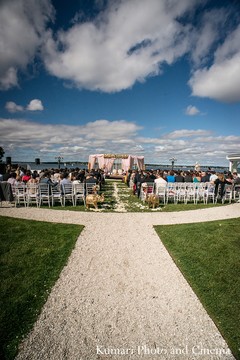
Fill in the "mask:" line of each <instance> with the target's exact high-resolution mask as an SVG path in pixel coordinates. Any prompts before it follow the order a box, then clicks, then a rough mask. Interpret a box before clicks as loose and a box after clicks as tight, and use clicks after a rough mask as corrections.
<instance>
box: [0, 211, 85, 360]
mask: <svg viewBox="0 0 240 360" xmlns="http://www.w3.org/2000/svg"><path fill="white" fill-rule="evenodd" d="M0 228H1V233H0V276H1V283H0V308H1V312H0V324H1V325H0V358H1V359H8V360H10V359H14V357H15V355H16V352H17V348H18V345H19V343H20V341H21V340H22V338H23V337H24V336H25V335H26V334H27V333H28V332H29V330H30V329H31V328H32V326H33V324H34V322H35V321H36V319H37V317H38V315H39V313H40V310H41V308H42V306H43V304H44V303H45V301H46V299H47V296H48V294H49V291H50V289H51V288H52V286H53V285H54V283H55V282H56V280H57V279H58V277H59V274H60V272H61V270H62V269H63V267H64V265H65V264H66V262H67V259H68V257H69V255H70V254H71V251H72V249H73V248H74V246H75V243H76V240H77V238H78V236H79V234H80V232H81V231H82V229H83V226H80V225H69V224H67V225H66V224H56V223H47V222H40V221H32V220H22V219H13V218H8V217H2V216H0Z"/></svg>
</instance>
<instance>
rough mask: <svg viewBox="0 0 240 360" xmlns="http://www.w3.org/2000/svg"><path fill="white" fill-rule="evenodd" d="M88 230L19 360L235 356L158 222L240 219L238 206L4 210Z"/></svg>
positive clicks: (0, 210) (183, 359)
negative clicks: (105, 210) (174, 258)
mask: <svg viewBox="0 0 240 360" xmlns="http://www.w3.org/2000/svg"><path fill="white" fill-rule="evenodd" d="M0 215H6V216H13V217H17V218H24V219H35V220H44V221H52V222H61V223H74V224H83V225H85V228H84V230H83V231H82V233H81V235H80V236H79V238H78V241H77V243H76V247H75V249H74V250H73V252H72V254H71V256H70V258H69V261H68V264H67V266H66V267H65V268H64V269H63V271H62V273H61V275H60V278H59V280H58V281H57V282H56V284H55V286H54V287H53V289H52V292H51V294H50V295H49V298H48V300H47V302H46V304H45V306H44V307H43V310H42V313H41V315H40V317H39V319H38V320H37V322H36V323H35V325H34V328H33V330H32V332H31V333H30V334H29V336H28V337H27V338H26V340H25V341H24V342H23V344H22V346H21V350H20V353H19V355H18V356H17V360H23V359H24V360H27V359H29V360H36V359H39V360H40V359H41V360H55V359H56V360H64V359H66V360H95V359H140V358H146V359H164V360H167V359H172V360H176V359H180V360H188V359H189V360H190V359H194V360H195V359H197V360H198V359H200V360H203V359H213V360H214V359H223V360H225V359H234V357H233V355H232V354H231V353H230V350H229V349H228V347H227V345H226V343H225V341H224V340H223V338H222V336H221V335H220V333H219V331H218V329H217V328H216V326H215V325H214V323H213V321H212V320H211V319H210V317H209V316H208V315H207V313H206V311H205V310H204V308H203V306H202V305H201V303H200V301H199V300H198V298H197V297H196V295H195V294H194V292H193V291H192V289H191V287H190V286H189V285H188V283H187V281H186V280H185V279H184V277H183V276H182V274H181V272H180V271H179V270H178V268H177V267H176V266H175V264H174V262H173V261H172V259H171V257H170V256H169V254H168V252H167V251H166V249H165V248H164V246H163V245H162V243H161V241H160V240H159V237H158V236H157V234H156V233H155V231H154V229H153V224H154V225H160V224H178V223H190V222H202V221H212V220H217V219H226V218H238V217H240V204H232V205H228V206H225V207H213V208H209V209H201V210H194V211H187V212H173V213H163V212H161V213H104V214H103V213H98V212H71V211H61V210H59V211H56V210H51V209H50V210H47V209H36V208H10V207H2V208H0Z"/></svg>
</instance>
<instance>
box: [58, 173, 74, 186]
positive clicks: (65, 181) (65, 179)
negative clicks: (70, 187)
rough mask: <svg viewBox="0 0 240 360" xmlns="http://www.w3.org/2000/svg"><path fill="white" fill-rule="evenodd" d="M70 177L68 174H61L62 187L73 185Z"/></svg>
mask: <svg viewBox="0 0 240 360" xmlns="http://www.w3.org/2000/svg"><path fill="white" fill-rule="evenodd" d="M68 175H69V174H68V173H67V172H64V173H62V174H60V185H65V184H71V180H69V177H68Z"/></svg>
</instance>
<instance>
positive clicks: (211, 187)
mask: <svg viewBox="0 0 240 360" xmlns="http://www.w3.org/2000/svg"><path fill="white" fill-rule="evenodd" d="M206 184H207V185H206V186H207V187H206V189H205V195H204V202H205V204H207V203H208V201H209V200H210V201H212V202H213V203H214V202H215V184H211V183H206Z"/></svg>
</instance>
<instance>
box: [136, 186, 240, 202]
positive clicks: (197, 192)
mask: <svg viewBox="0 0 240 360" xmlns="http://www.w3.org/2000/svg"><path fill="white" fill-rule="evenodd" d="M239 193H240V188H237V187H236V186H235V187H234V186H233V185H227V184H226V185H225V187H224V191H223V197H221V187H220V186H219V188H218V192H217V194H215V184H212V183H201V182H199V183H178V182H176V183H166V184H155V183H143V184H141V191H140V198H141V200H142V201H144V202H145V201H146V198H147V196H148V195H149V194H155V195H157V196H158V197H159V200H160V201H162V202H163V203H164V204H167V203H168V202H169V201H172V202H173V203H175V204H176V203H178V202H184V203H185V204H187V203H188V202H193V203H194V204H197V203H198V202H203V203H205V204H206V203H208V202H210V201H211V202H213V203H216V202H217V201H218V200H219V199H221V201H222V203H224V202H225V201H226V200H228V201H229V203H230V202H231V201H232V200H233V199H234V200H236V199H237V197H239Z"/></svg>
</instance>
